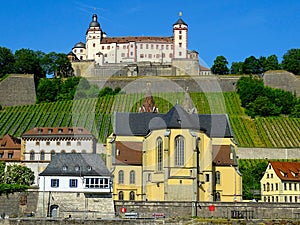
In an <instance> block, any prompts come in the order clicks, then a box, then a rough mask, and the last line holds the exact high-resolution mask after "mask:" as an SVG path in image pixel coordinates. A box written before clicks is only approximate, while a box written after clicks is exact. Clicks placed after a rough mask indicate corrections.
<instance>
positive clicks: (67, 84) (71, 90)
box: [55, 77, 80, 101]
mask: <svg viewBox="0 0 300 225" xmlns="http://www.w3.org/2000/svg"><path fill="white" fill-rule="evenodd" d="M79 81H80V78H79V77H70V78H68V79H65V80H64V81H62V82H60V87H59V91H58V93H57V97H56V98H55V100H56V101H61V100H73V99H74V95H75V91H76V88H77V86H78V83H79Z"/></svg>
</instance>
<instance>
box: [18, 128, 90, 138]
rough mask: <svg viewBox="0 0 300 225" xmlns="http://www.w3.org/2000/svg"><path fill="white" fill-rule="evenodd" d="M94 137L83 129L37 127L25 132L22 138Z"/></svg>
mask: <svg viewBox="0 0 300 225" xmlns="http://www.w3.org/2000/svg"><path fill="white" fill-rule="evenodd" d="M58 136H59V137H62V136H63V137H74V136H85V137H94V136H93V135H92V134H91V132H89V131H88V130H87V129H85V128H83V127H35V128H32V129H31V130H29V131H27V132H25V133H24V134H23V135H22V138H30V137H58Z"/></svg>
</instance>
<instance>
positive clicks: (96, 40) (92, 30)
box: [86, 14, 103, 59]
mask: <svg viewBox="0 0 300 225" xmlns="http://www.w3.org/2000/svg"><path fill="white" fill-rule="evenodd" d="M102 35H103V33H102V30H101V27H100V23H99V22H98V16H97V15H96V14H93V16H92V21H91V22H90V25H89V28H88V29H87V31H86V56H87V59H95V55H96V53H97V52H99V48H100V42H101V39H102Z"/></svg>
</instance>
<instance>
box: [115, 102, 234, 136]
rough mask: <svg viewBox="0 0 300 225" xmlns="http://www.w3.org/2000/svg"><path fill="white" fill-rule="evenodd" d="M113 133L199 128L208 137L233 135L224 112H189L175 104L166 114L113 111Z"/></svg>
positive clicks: (147, 132)
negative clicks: (217, 113)
mask: <svg viewBox="0 0 300 225" xmlns="http://www.w3.org/2000/svg"><path fill="white" fill-rule="evenodd" d="M114 119H115V121H114V133H115V134H116V135H121V136H128V135H129V136H146V135H148V134H149V133H150V132H151V131H152V130H159V129H191V130H201V131H203V132H205V133H206V134H207V135H208V136H209V137H233V133H232V131H231V128H230V124H229V120H228V117H227V115H226V114H220V115H216V114H212V115H203V114H189V113H187V112H186V111H185V110H184V109H183V108H182V107H181V106H180V105H178V104H176V105H175V106H174V107H173V108H172V109H170V111H169V112H168V113H166V114H156V113H148V112H144V113H115V118H114Z"/></svg>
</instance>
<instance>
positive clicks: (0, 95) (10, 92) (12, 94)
mask: <svg viewBox="0 0 300 225" xmlns="http://www.w3.org/2000/svg"><path fill="white" fill-rule="evenodd" d="M35 102H36V91H35V82H34V75H33V74H11V75H9V77H7V78H6V79H4V80H3V81H1V82H0V104H1V105H2V106H16V105H31V104H35Z"/></svg>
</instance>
